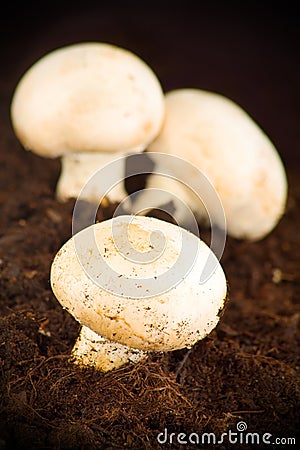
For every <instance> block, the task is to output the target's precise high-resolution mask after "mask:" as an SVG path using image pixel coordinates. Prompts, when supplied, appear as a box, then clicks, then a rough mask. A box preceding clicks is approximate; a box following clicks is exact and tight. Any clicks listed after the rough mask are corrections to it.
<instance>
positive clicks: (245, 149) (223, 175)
mask: <svg viewBox="0 0 300 450" xmlns="http://www.w3.org/2000/svg"><path fill="white" fill-rule="evenodd" d="M165 103H166V118H165V122H164V125H163V127H162V130H161V132H160V134H159V135H158V136H157V138H156V139H155V140H154V141H153V142H152V143H150V144H149V146H148V148H147V151H149V152H163V153H166V154H169V155H175V156H177V157H181V158H183V159H185V160H186V161H188V162H190V163H191V164H192V165H193V166H195V167H196V168H198V169H200V170H201V171H202V172H203V174H205V175H206V176H207V177H208V179H209V180H210V182H211V183H212V185H213V186H214V188H215V190H216V192H217V194H218V195H219V197H220V200H221V202H222V205H223V208H224V211H225V216H226V221H227V231H228V234H229V235H231V236H233V237H235V238H239V239H249V240H253V241H254V240H258V239H262V238H263V237H264V236H266V235H267V234H268V233H269V232H271V230H272V229H273V228H274V227H275V226H276V224H277V223H278V221H279V220H280V218H281V216H282V215H283V213H284V210H285V204H286V198H287V179H286V174H285V169H284V166H283V163H282V161H281V159H280V156H279V154H278V152H277V150H276V148H275V147H274V145H273V144H272V142H271V141H270V139H269V138H268V137H267V135H266V134H265V133H264V132H263V131H262V130H261V129H260V128H259V126H258V125H257V124H256V123H255V122H254V121H253V119H252V118H251V117H250V116H249V115H248V114H247V113H246V112H245V111H244V110H243V109H241V107H239V106H238V105H237V104H235V103H234V102H233V101H231V100H229V99H228V98H226V97H224V96H222V95H219V94H216V93H213V92H206V91H202V90H200V89H177V90H174V91H171V92H168V93H167V94H166V96H165ZM155 171H156V172H159V170H158V168H155ZM175 172H176V171H175ZM176 174H177V179H178V180H179V181H180V179H181V178H182V175H180V171H178V170H177V172H176ZM196 176H197V175H196ZM188 177H189V179H190V180H191V181H193V182H194V184H195V183H196V180H194V179H193V173H192V171H191V173H190V174H189V175H188ZM171 181H172V180H171ZM146 186H147V187H148V188H160V187H161V188H162V189H163V190H166V186H168V188H169V191H170V193H172V192H174V193H175V194H176V195H177V196H178V197H179V198H181V199H182V200H184V201H185V202H187V204H188V205H189V207H190V208H191V209H192V210H193V212H194V213H196V215H197V214H198V215H199V216H200V218H201V217H202V218H204V217H205V210H204V208H203V206H202V205H200V204H199V202H198V203H197V199H196V197H195V196H194V195H193V193H192V192H191V191H189V189H188V186H186V187H184V186H182V185H180V184H178V183H177V186H175V181H174V180H173V181H172V183H170V182H169V180H167V181H166V180H163V179H161V178H159V176H158V175H156V174H155V173H154V174H153V175H152V176H150V177H149V178H148V182H147V185H146ZM150 195H151V190H149V191H145V193H144V195H142V194H141V195H139V196H138V201H137V202H136V204H135V205H134V209H133V210H132V212H136V211H139V210H140V209H143V208H145V205H146V203H147V201H148V199H149V197H150ZM164 202H166V198H164ZM156 205H157V207H159V205H160V198H159V196H157V198H156ZM205 206H206V208H207V210H208V211H209V213H210V215H211V218H212V221H214V219H215V220H216V222H217V219H216V218H215V217H214V211H213V210H212V209H211V208H210V205H209V204H207V205H205ZM152 207H153V198H152ZM175 217H176V214H175ZM179 223H181V222H179ZM216 224H217V225H218V223H216Z"/></svg>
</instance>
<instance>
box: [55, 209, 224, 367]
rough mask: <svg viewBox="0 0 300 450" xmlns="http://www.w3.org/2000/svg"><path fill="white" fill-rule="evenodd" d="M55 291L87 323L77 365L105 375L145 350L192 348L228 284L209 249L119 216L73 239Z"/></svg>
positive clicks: (154, 222) (165, 226)
mask: <svg viewBox="0 0 300 450" xmlns="http://www.w3.org/2000/svg"><path fill="white" fill-rule="evenodd" d="M51 287H52V290H53V292H54V294H55V296H56V298H57V299H58V301H59V302H60V303H61V305H62V306H63V307H64V308H65V309H67V310H68V311H69V313H70V314H72V315H73V316H74V317H75V319H76V320H77V321H79V322H80V323H81V325H82V329H81V332H80V335H79V337H78V339H77V342H76V344H75V346H74V348H73V351H72V359H73V361H74V363H77V364H79V365H80V366H93V367H95V368H96V369H98V370H101V371H108V370H111V369H114V368H117V367H120V366H121V365H123V364H125V363H128V362H137V361H140V360H142V359H143V358H145V357H146V356H147V355H148V352H168V351H173V350H176V349H181V348H191V347H192V346H193V345H194V344H195V343H196V342H197V341H198V340H200V339H203V338H204V337H205V336H207V335H208V334H209V333H210V332H211V331H212V330H213V328H214V327H216V325H217V323H218V321H219V317H220V312H221V311H222V309H223V307H224V304H225V298H226V292H227V284H226V278H225V275H224V272H223V269H222V267H221V265H220V263H219V261H218V259H217V258H216V256H215V255H214V253H213V252H212V251H211V250H210V248H209V247H208V246H207V245H206V244H205V243H204V242H203V241H201V240H200V238H198V237H197V236H196V235H194V234H192V233H190V232H188V231H187V230H185V229H183V228H181V227H179V226H177V225H174V224H171V223H168V222H165V221H162V220H160V219H156V218H153V217H144V216H130V215H122V216H118V217H114V218H112V219H110V220H106V221H103V222H100V223H96V224H93V225H91V226H88V227H86V228H85V229H83V230H81V231H80V232H78V233H76V234H74V235H73V236H72V238H70V240H69V241H67V242H66V243H65V244H64V245H63V247H62V248H61V249H60V250H59V251H58V253H57V254H56V256H55V258H54V261H53V263H52V266H51Z"/></svg>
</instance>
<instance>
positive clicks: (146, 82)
mask: <svg viewBox="0 0 300 450" xmlns="http://www.w3.org/2000/svg"><path fill="white" fill-rule="evenodd" d="M163 117H164V100H163V93H162V89H161V86H160V83H159V80H158V79H157V77H156V75H155V74H154V73H153V71H152V70H151V69H150V67H149V66H148V65H147V64H146V63H145V62H144V61H142V60H141V59H140V58H139V57H138V56H136V55H135V54H133V53H131V52H130V51H128V50H125V49H122V48H119V47H116V46H114V45H110V44H106V43H96V42H92V43H90V42H85V43H79V44H74V45H71V46H67V47H63V48H60V49H58V50H55V51H52V52H51V53H49V54H47V55H45V56H44V57H42V58H41V59H40V60H39V61H37V62H36V63H35V64H34V65H33V66H32V67H31V68H30V69H29V70H28V71H27V72H26V73H25V74H24V75H23V77H22V78H21V80H20V81H19V83H18V85H17V87H16V90H15V93H14V96H13V99H12V104H11V118H12V124H13V127H14V130H15V133H16V135H17V137H18V138H19V140H20V141H21V143H22V144H23V146H24V147H25V148H26V149H28V150H32V151H33V152H35V153H37V154H38V155H41V156H44V157H49V158H55V157H58V156H62V174H61V177H60V180H59V182H58V186H57V197H58V199H59V200H61V201H64V200H66V199H68V198H71V197H75V198H76V197H77V196H78V194H79V192H80V191H81V188H82V187H83V186H84V185H85V183H86V181H87V180H88V179H89V178H90V177H91V176H92V175H93V174H94V172H95V171H97V170H98V169H100V168H101V167H102V166H104V165H106V164H108V163H109V162H110V161H113V160H115V159H117V158H119V157H120V156H122V155H124V154H128V153H131V152H139V151H141V150H143V149H144V148H145V147H146V146H147V145H148V144H149V142H151V140H153V138H154V137H155V136H156V135H157V133H158V132H159V130H160V128H161V125H162V120H163ZM122 169H123V167H122V165H121V166H118V169H117V170H119V171H120V173H118V174H116V173H114V174H113V177H114V179H118V180H122V179H123V178H124V173H122ZM103 194H105V192H102V189H101V186H99V185H98V186H95V185H93V186H92V188H91V192H90V194H89V195H90V197H91V198H90V199H89V200H95V201H98V200H99V197H102V196H103ZM111 196H112V199H113V200H116V201H119V200H121V199H122V198H123V196H124V189H123V187H122V186H121V187H119V188H116V190H115V192H114V193H111Z"/></svg>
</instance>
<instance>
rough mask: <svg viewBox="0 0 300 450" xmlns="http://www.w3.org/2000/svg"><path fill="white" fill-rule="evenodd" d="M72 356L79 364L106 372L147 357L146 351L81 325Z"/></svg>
mask: <svg viewBox="0 0 300 450" xmlns="http://www.w3.org/2000/svg"><path fill="white" fill-rule="evenodd" d="M72 357H73V362H74V363H76V364H78V365H80V366H92V367H95V369H97V370H101V371H102V372H108V371H109V370H112V369H117V368H118V367H120V366H122V365H123V364H126V363H129V362H132V363H137V362H138V361H142V360H143V359H145V358H146V357H147V352H144V351H141V350H137V349H133V348H130V347H127V346H126V345H122V344H119V343H117V342H112V341H109V340H108V339H105V338H103V337H102V336H99V335H98V334H97V333H95V332H94V331H92V330H90V329H89V328H88V327H85V326H83V327H82V329H81V331H80V334H79V336H78V338H77V341H76V343H75V345H74V348H73V350H72Z"/></svg>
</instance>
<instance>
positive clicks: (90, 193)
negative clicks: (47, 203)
mask: <svg viewBox="0 0 300 450" xmlns="http://www.w3.org/2000/svg"><path fill="white" fill-rule="evenodd" d="M139 150H142V149H140V148H139V149H133V150H130V152H136V151H139ZM124 154H125V152H124V151H120V152H113V153H111V152H101V153H96V152H89V153H86V152H85V153H68V154H66V155H63V156H62V158H61V164H62V168H61V175H60V178H59V180H58V184H57V188H56V198H57V199H58V200H59V201H60V202H64V201H66V200H68V199H69V198H77V197H78V195H79V194H80V192H81V191H82V189H83V188H84V192H83V196H82V198H83V197H84V200H87V201H89V202H91V203H99V201H100V200H101V198H102V197H103V196H104V197H107V198H108V199H109V200H110V201H111V202H120V201H122V200H123V199H124V198H125V197H126V196H127V193H126V191H125V188H124V183H123V182H122V181H123V180H124V178H125V160H126V159H125V158H122V159H121V160H120V162H119V164H118V163H116V164H115V165H114V167H113V170H109V171H102V172H101V174H99V176H95V177H93V178H92V179H91V177H92V176H93V175H94V174H96V173H97V172H98V171H99V170H100V169H103V168H104V166H106V165H107V164H110V163H111V162H113V161H115V160H117V159H119V158H121V157H124ZM126 154H127V152H126ZM90 179H91V181H90V182H89V184H88V185H87V182H88V181H89V180H90ZM115 183H117V184H116V186H115V187H113V186H114V184H115Z"/></svg>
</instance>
